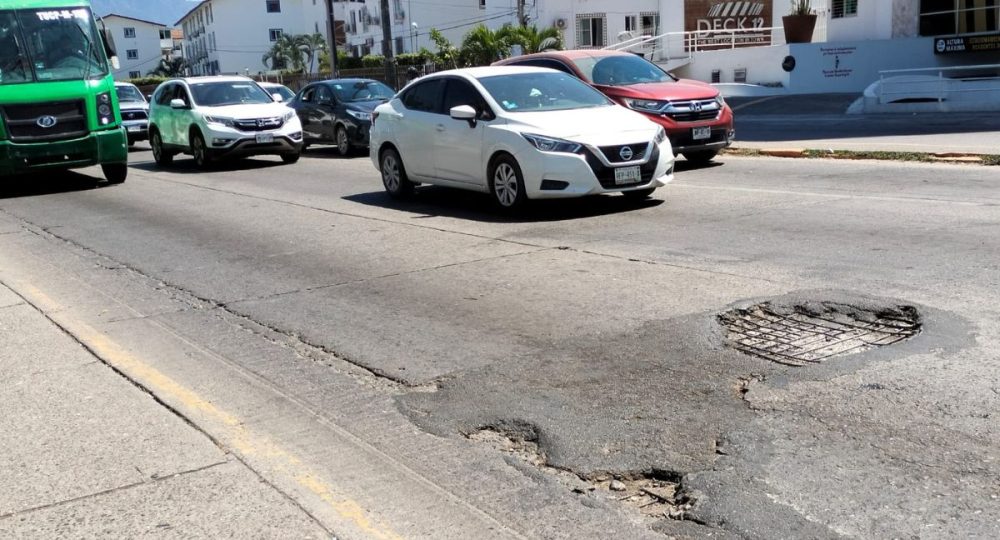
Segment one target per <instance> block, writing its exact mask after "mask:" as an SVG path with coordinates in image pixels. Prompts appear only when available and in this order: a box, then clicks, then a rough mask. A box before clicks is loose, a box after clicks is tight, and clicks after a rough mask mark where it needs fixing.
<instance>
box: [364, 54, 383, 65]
mask: <svg viewBox="0 0 1000 540" xmlns="http://www.w3.org/2000/svg"><path fill="white" fill-rule="evenodd" d="M383 65H385V57H384V56H382V55H381V54H369V55H368V56H362V57H361V66H362V67H366V68H377V67H382V66H383Z"/></svg>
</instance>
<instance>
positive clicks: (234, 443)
mask: <svg viewBox="0 0 1000 540" xmlns="http://www.w3.org/2000/svg"><path fill="white" fill-rule="evenodd" d="M19 289H21V290H22V291H25V293H26V296H28V297H30V302H31V303H32V304H34V305H35V306H36V307H38V308H39V309H42V311H43V312H45V313H47V314H48V313H52V312H56V311H61V310H62V306H60V305H59V303H58V302H56V301H54V300H53V299H51V298H49V296H48V295H46V294H45V293H44V292H42V291H41V290H39V289H38V288H37V287H34V286H33V285H30V284H22V286H21V287H19ZM72 327H73V328H72V334H73V335H74V337H76V339H78V340H79V341H80V342H81V343H83V344H85V345H86V346H87V347H88V348H90V350H91V351H93V352H94V354H96V355H97V356H98V357H100V358H101V359H102V360H103V361H105V362H107V363H108V364H109V365H111V366H113V367H114V368H115V369H117V370H119V371H121V372H123V373H126V374H127V375H128V376H129V377H130V378H131V379H132V380H134V381H135V382H137V383H139V384H140V385H142V387H143V388H146V389H148V390H149V391H150V392H152V393H153V394H154V395H156V397H158V398H160V399H162V400H164V401H167V402H168V403H171V405H172V406H174V407H175V408H178V407H177V404H179V406H180V407H179V408H181V409H186V411H187V412H192V411H197V412H198V413H200V414H201V415H203V416H205V417H208V419H209V420H212V421H214V422H216V423H218V424H221V425H222V431H223V432H224V434H222V435H220V434H219V433H216V430H214V429H213V430H211V432H212V435H213V436H214V437H216V438H217V439H219V440H221V441H223V442H225V443H227V444H228V445H230V446H231V447H232V449H234V450H236V451H237V452H239V453H240V454H242V455H244V456H256V457H258V458H264V459H267V460H268V461H270V462H271V464H270V465H271V467H270V468H272V469H274V470H276V471H278V472H280V473H283V474H285V475H287V476H288V477H290V478H292V479H294V481H295V482H296V483H297V484H298V485H299V486H301V487H303V488H305V489H306V490H308V491H309V492H311V493H313V494H314V495H316V496H317V497H319V498H320V499H321V500H322V501H323V502H324V503H326V505H327V506H329V507H330V508H331V509H332V510H333V511H334V512H335V513H336V514H337V515H339V516H340V517H341V518H342V519H344V520H346V521H349V522H350V523H352V524H353V525H354V526H355V527H357V528H358V529H359V530H360V531H361V532H362V533H364V534H365V535H366V536H368V537H370V538H376V539H379V540H396V539H401V538H402V537H401V536H400V535H398V534H397V533H395V532H393V531H392V530H391V529H390V528H388V527H387V526H385V525H383V524H380V523H375V522H374V521H373V520H372V519H371V518H370V517H369V515H368V512H367V511H366V510H365V509H364V507H362V506H361V505H360V504H358V503H357V502H356V501H354V500H351V499H349V498H347V497H343V496H338V495H336V494H335V493H334V490H333V488H332V486H330V485H329V484H327V483H325V482H324V481H323V480H321V479H320V478H319V477H318V476H317V475H316V474H314V473H313V472H312V471H310V470H309V468H308V467H307V466H306V465H305V464H303V463H302V460H300V459H299V458H297V457H296V456H295V455H293V454H291V453H290V452H288V451H286V450H284V449H283V448H282V447H281V446H280V445H278V444H277V443H275V442H274V441H272V440H270V439H269V438H268V437H266V436H264V435H261V434H258V433H254V432H252V431H251V430H249V429H247V428H246V426H245V425H244V423H243V422H242V421H241V420H240V419H239V418H238V417H237V416H234V415H232V414H230V413H228V412H226V411H225V410H223V409H221V408H219V407H217V406H216V405H214V404H212V403H211V402H209V401H207V400H205V399H203V398H202V397H201V396H199V395H198V394H197V393H196V392H194V391H192V390H191V389H189V388H187V387H185V386H184V385H182V384H180V383H179V382H177V381H175V380H174V379H172V378H171V377H169V376H167V375H166V374H164V373H163V372H161V371H159V370H157V369H156V368H154V367H152V366H150V365H149V364H147V363H145V362H143V361H142V360H141V359H139V358H137V357H135V356H133V355H132V354H131V353H129V352H128V351H127V350H125V349H124V348H123V347H122V346H121V345H119V344H118V343H116V342H115V341H113V340H111V339H110V338H108V337H107V336H106V335H104V334H102V333H101V332H99V331H98V330H96V329H95V328H93V327H91V326H89V325H87V324H86V323H83V322H80V321H73V322H72Z"/></svg>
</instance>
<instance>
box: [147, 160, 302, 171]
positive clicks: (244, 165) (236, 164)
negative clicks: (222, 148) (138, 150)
mask: <svg viewBox="0 0 1000 540" xmlns="http://www.w3.org/2000/svg"><path fill="white" fill-rule="evenodd" d="M284 165H285V164H284V163H282V162H281V161H280V160H277V159H276V160H275V161H265V160H262V159H252V158H244V159H232V160H222V161H215V162H213V163H212V164H211V166H209V168H207V169H200V168H198V166H197V165H195V163H194V158H187V156H176V157H175V158H174V162H173V163H172V164H171V165H170V166H168V167H162V166H160V165H157V164H156V162H155V161H146V162H142V163H130V164H129V166H130V167H132V168H135V169H140V170H143V171H149V172H172V173H178V174H211V173H213V172H233V171H254V170H260V169H269V168H271V167H281V166H284Z"/></svg>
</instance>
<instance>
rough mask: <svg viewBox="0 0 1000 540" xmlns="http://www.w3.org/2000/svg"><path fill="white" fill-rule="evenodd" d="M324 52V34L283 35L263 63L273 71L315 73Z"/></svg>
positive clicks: (263, 58)
mask: <svg viewBox="0 0 1000 540" xmlns="http://www.w3.org/2000/svg"><path fill="white" fill-rule="evenodd" d="M324 51H326V39H325V38H324V37H323V35H322V34H300V35H290V34H282V35H281V36H280V37H279V38H278V40H277V41H275V42H274V44H273V45H271V49H270V50H269V51H267V52H266V53H264V56H262V57H261V61H262V62H264V65H266V66H268V67H270V68H271V69H273V70H287V71H292V72H298V73H303V72H306V71H308V72H309V73H314V72H315V70H316V67H317V65H316V63H317V62H316V61H317V60H318V59H319V58H320V55H321V54H322V53H323V52H324Z"/></svg>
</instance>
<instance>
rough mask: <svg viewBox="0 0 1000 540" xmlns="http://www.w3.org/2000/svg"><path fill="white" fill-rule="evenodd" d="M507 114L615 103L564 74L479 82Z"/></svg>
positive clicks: (521, 76) (496, 78)
mask: <svg viewBox="0 0 1000 540" xmlns="http://www.w3.org/2000/svg"><path fill="white" fill-rule="evenodd" d="M479 82H480V84H482V85H483V86H484V87H485V88H486V91H487V92H489V93H490V95H491V96H493V99H495V100H496V102H497V103H499V104H500V106H501V107H503V109H504V110H505V111H507V112H535V111H562V110H567V109H587V108H592V107H606V106H610V105H611V104H612V103H611V101H609V100H608V98H606V97H604V94H601V93H600V92H598V91H597V90H594V89H593V88H591V87H590V86H588V85H587V84H584V83H583V82H580V79H577V78H576V77H573V76H571V75H567V74H565V73H555V72H551V73H544V72H540V73H518V74H515V75H495V76H492V77H483V78H481V79H479Z"/></svg>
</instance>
